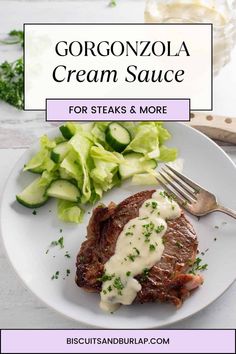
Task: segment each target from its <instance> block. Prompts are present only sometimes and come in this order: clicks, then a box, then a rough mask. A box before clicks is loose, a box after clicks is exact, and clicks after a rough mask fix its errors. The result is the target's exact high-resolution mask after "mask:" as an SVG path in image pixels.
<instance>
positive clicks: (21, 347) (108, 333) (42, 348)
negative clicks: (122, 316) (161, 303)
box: [1, 330, 235, 353]
mask: <svg viewBox="0 0 236 354" xmlns="http://www.w3.org/2000/svg"><path fill="white" fill-rule="evenodd" d="M1 352H2V353H235V332H234V330H141V331H140V330H2V331H1Z"/></svg>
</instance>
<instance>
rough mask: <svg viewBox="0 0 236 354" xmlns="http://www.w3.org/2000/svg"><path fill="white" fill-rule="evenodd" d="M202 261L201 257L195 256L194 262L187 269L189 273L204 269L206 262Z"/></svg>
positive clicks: (206, 265)
mask: <svg viewBox="0 0 236 354" xmlns="http://www.w3.org/2000/svg"><path fill="white" fill-rule="evenodd" d="M201 262H202V259H201V258H199V257H197V258H196V260H195V262H194V263H193V264H192V268H191V269H190V270H189V273H190V274H196V272H197V271H198V270H199V271H202V270H206V269H207V267H208V264H207V263H205V264H201Z"/></svg>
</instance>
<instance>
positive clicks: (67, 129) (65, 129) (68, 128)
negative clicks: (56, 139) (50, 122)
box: [59, 123, 77, 140]
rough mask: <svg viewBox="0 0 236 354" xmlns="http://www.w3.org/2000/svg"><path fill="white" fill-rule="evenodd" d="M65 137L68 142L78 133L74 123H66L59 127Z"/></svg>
mask: <svg viewBox="0 0 236 354" xmlns="http://www.w3.org/2000/svg"><path fill="white" fill-rule="evenodd" d="M59 129H60V131H61V133H62V135H63V137H64V138H65V139H67V140H69V139H71V138H72V136H74V135H75V133H76V130H77V129H76V125H75V124H74V123H66V124H64V125H61V126H60V127H59Z"/></svg>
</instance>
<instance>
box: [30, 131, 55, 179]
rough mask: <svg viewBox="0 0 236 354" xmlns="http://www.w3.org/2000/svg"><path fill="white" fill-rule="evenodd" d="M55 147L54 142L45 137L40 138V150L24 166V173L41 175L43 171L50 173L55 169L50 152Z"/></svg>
mask: <svg viewBox="0 0 236 354" xmlns="http://www.w3.org/2000/svg"><path fill="white" fill-rule="evenodd" d="M55 146H56V142H55V141H54V140H49V138H48V137H47V135H43V136H42V137H41V138H40V150H39V152H37V153H36V155H34V156H33V157H32V159H31V160H30V161H29V162H28V163H27V164H26V165H25V166H24V171H32V172H35V173H42V172H43V171H45V170H46V171H48V172H50V171H52V170H53V169H55V168H56V164H55V162H54V161H52V160H51V158H50V157H51V151H52V149H53V148H54V147H55Z"/></svg>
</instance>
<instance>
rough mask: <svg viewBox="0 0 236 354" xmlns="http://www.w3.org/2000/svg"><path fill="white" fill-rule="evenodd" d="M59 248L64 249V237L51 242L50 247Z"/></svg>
mask: <svg viewBox="0 0 236 354" xmlns="http://www.w3.org/2000/svg"><path fill="white" fill-rule="evenodd" d="M58 245H59V246H60V247H61V248H64V237H63V236H62V237H60V238H59V239H58V240H57V241H52V242H51V245H50V246H58Z"/></svg>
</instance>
